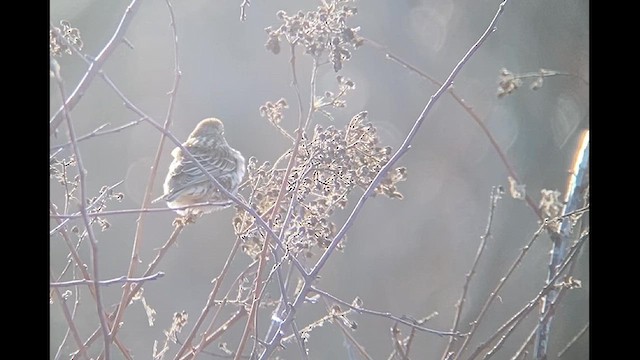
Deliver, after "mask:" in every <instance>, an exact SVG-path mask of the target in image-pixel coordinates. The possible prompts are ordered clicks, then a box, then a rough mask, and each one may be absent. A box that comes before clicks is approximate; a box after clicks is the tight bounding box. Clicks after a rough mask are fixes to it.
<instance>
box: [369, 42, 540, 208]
mask: <svg viewBox="0 0 640 360" xmlns="http://www.w3.org/2000/svg"><path fill="white" fill-rule="evenodd" d="M366 42H367V43H369V44H371V45H373V47H374V48H377V49H380V50H382V51H384V52H385V55H386V57H387V59H389V60H391V61H393V62H395V63H397V64H400V66H402V67H404V68H405V69H407V70H409V71H412V72H414V73H416V74H418V75H419V76H420V77H422V78H424V79H427V80H428V81H430V82H432V83H433V84H435V85H436V86H442V83H441V82H439V81H438V80H436V79H434V78H433V77H431V76H429V75H428V74H426V73H424V72H423V71H422V70H420V69H418V68H417V67H415V66H413V65H411V64H409V63H408V62H407V61H405V60H403V59H401V58H400V57H398V56H397V55H395V54H393V53H391V52H390V51H389V50H388V48H387V47H386V46H384V45H381V44H378V43H377V42H375V41H373V40H370V39H366ZM449 95H451V97H453V99H454V100H455V101H456V102H457V103H458V104H460V106H462V108H463V109H464V110H465V111H466V112H467V114H469V116H471V119H473V121H474V122H475V123H476V124H477V125H478V127H480V130H481V131H482V132H483V133H484V135H485V137H486V138H487V140H489V143H491V146H492V147H493V149H494V150H495V151H496V153H497V154H498V157H499V158H500V161H502V164H503V165H504V167H505V168H506V169H507V172H508V173H509V175H510V176H511V177H512V178H513V179H514V180H516V181H517V182H518V183H521V181H520V180H519V177H518V174H516V171H515V170H514V168H513V166H511V163H510V162H509V160H508V159H507V155H506V153H505V152H504V151H503V150H502V148H501V147H500V144H498V141H496V139H495V138H494V137H493V134H492V133H491V131H490V130H489V128H488V127H487V126H486V125H485V124H484V122H483V121H482V119H480V116H479V115H478V114H476V112H475V111H474V110H473V107H471V106H470V105H468V104H467V102H466V101H465V100H464V99H463V98H461V97H460V96H459V95H458V94H457V93H456V92H455V91H454V90H453V88H449ZM524 200H525V202H526V203H527V205H528V206H529V208H530V209H531V210H533V212H534V213H535V214H536V216H537V217H538V219H540V220H542V215H541V214H540V210H539V209H538V206H537V205H536V203H535V201H533V199H532V198H531V196H529V194H525V198H524Z"/></svg>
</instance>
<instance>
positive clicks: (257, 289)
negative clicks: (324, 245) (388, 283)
mask: <svg viewBox="0 0 640 360" xmlns="http://www.w3.org/2000/svg"><path fill="white" fill-rule="evenodd" d="M294 50H295V48H294V47H293V46H292V51H294ZM317 69H318V64H317V60H316V59H314V60H313V70H312V72H311V85H310V86H311V95H310V98H311V99H310V101H309V102H310V105H309V111H308V113H307V120H306V124H308V123H309V120H310V118H311V116H312V114H313V111H314V107H313V104H314V99H315V86H316V75H317ZM299 120H300V121H299V123H298V129H297V131H296V141H295V143H294V145H293V152H292V153H291V157H290V158H289V163H288V165H287V170H286V171H285V173H284V176H283V180H282V185H281V186H280V191H279V192H278V196H277V197H276V201H275V203H274V207H273V211H272V212H271V216H270V218H269V225H271V223H272V221H273V219H274V218H275V216H276V214H277V212H278V211H279V209H280V203H281V202H282V200H283V198H284V194H285V193H286V190H287V186H288V179H289V176H290V175H291V171H292V170H293V167H294V166H295V163H296V158H297V153H298V149H299V147H300V143H301V142H302V135H303V134H304V130H305V127H306V126H303V125H302V123H301V122H302V117H301V116H300V118H299ZM269 238H270V237H269V236H266V237H265V238H264V244H263V245H262V251H261V252H260V255H259V256H260V263H259V264H258V274H257V276H256V279H255V282H254V300H253V302H252V304H251V310H250V311H249V316H248V319H247V323H246V326H245V328H244V332H243V334H242V337H241V339H240V343H239V344H238V348H237V350H236V359H234V360H239V358H238V356H239V355H240V354H242V351H243V349H244V347H245V344H246V341H247V339H248V338H249V334H250V333H251V332H252V331H253V329H252V327H253V324H254V321H257V311H258V305H259V298H260V295H261V294H262V291H263V289H264V286H266V283H263V282H261V281H260V279H261V277H262V273H263V271H264V268H265V267H266V256H267V251H268V250H269ZM280 248H281V249H283V250H284V249H285V247H283V246H280ZM292 260H293V262H294V264H297V261H298V260H297V258H295V257H292ZM299 270H300V271H301V274H303V275H304V274H306V271H304V269H303V268H302V267H300V269H299ZM254 319H256V320H254Z"/></svg>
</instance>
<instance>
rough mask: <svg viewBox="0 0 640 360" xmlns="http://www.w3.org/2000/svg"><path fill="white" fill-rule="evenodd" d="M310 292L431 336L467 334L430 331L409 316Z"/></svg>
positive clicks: (320, 291) (314, 290)
mask: <svg viewBox="0 0 640 360" xmlns="http://www.w3.org/2000/svg"><path fill="white" fill-rule="evenodd" d="M309 291H311V292H315V293H317V294H320V295H322V296H324V297H326V298H328V299H331V300H333V301H335V302H337V303H339V304H341V305H344V306H346V307H348V308H350V309H352V310H354V311H355V312H357V313H361V314H369V315H374V316H380V317H383V318H387V319H390V320H393V321H396V322H399V323H401V324H404V325H407V326H409V327H410V328H412V329H416V330H420V331H423V332H426V333H430V334H436V335H440V336H465V334H461V333H457V332H450V331H439V330H434V329H430V328H427V327H424V326H421V325H419V324H417V322H416V321H415V320H412V319H410V318H408V317H407V316H395V315H393V314H391V313H389V312H383V311H376V310H369V309H365V308H362V307H359V306H354V305H353V304H350V303H348V302H347V301H344V300H342V299H339V298H337V297H335V296H333V295H331V294H330V293H328V292H326V291H324V290H320V289H318V288H317V287H315V286H310V287H309Z"/></svg>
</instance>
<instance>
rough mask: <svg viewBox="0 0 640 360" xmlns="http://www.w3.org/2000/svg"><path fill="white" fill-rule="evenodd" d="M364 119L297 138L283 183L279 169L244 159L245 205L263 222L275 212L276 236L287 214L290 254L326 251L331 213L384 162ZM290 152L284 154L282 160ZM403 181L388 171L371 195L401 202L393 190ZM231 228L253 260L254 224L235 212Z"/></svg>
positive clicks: (256, 246)
mask: <svg viewBox="0 0 640 360" xmlns="http://www.w3.org/2000/svg"><path fill="white" fill-rule="evenodd" d="M366 117H367V113H366V112H364V111H363V112H360V113H358V114H356V115H355V116H354V117H353V118H352V119H351V121H350V122H349V124H348V125H347V126H346V127H345V128H344V129H338V128H336V127H335V126H333V125H331V126H328V127H327V128H323V127H322V126H320V125H316V127H315V129H314V130H313V134H311V136H310V137H306V136H305V137H303V139H302V142H301V143H300V147H299V149H298V152H297V156H296V162H295V163H296V166H295V167H294V168H293V170H292V172H291V176H290V177H289V179H283V176H284V175H285V169H284V168H282V167H277V166H271V164H270V163H269V162H264V163H263V164H262V165H260V166H258V161H257V159H256V158H252V159H250V160H249V165H248V169H247V179H248V182H249V184H248V187H249V188H250V189H251V195H250V197H249V198H250V199H251V200H250V202H251V205H252V206H253V207H254V208H255V209H256V211H257V212H258V213H259V214H261V215H263V216H265V217H268V216H269V215H272V212H273V211H275V214H273V215H272V218H273V219H274V223H273V230H274V231H275V232H276V234H277V233H278V232H279V231H282V226H283V225H284V223H285V219H286V218H287V213H288V211H290V220H289V222H288V223H287V224H286V228H285V230H284V232H283V234H284V237H283V241H284V242H285V244H286V246H287V247H288V250H289V251H292V252H293V253H294V254H298V253H301V252H304V253H305V254H306V255H307V256H311V255H312V254H313V249H324V248H326V247H327V246H328V245H329V243H330V242H331V239H332V238H333V236H334V235H335V234H336V231H337V226H336V224H335V223H334V222H333V221H332V220H331V216H332V214H333V213H334V212H335V211H336V209H344V208H345V207H346V206H347V204H348V199H349V195H350V194H351V192H352V191H353V190H354V189H356V188H361V189H365V188H366V187H368V186H369V184H371V181H372V180H373V178H374V177H375V175H376V174H378V172H379V171H380V169H381V168H382V167H383V166H384V165H385V164H386V163H387V162H388V161H389V159H390V157H391V155H392V150H391V148H390V147H388V146H381V145H380V139H379V137H378V134H377V131H376V128H375V126H374V125H373V124H371V123H370V122H366V121H365V119H366ZM291 153H292V151H291V150H290V151H288V152H287V157H288V156H291V155H290V154H291ZM276 165H277V164H276ZM406 177H407V170H406V169H405V168H404V167H399V168H396V169H395V170H393V171H390V172H389V173H388V174H387V175H386V176H385V177H384V179H383V180H382V182H381V183H380V185H379V186H378V187H376V189H375V193H376V194H381V195H385V196H387V197H389V198H395V199H402V194H401V193H400V192H399V191H398V189H397V187H396V185H397V183H398V182H400V181H404V180H406ZM283 181H286V182H287V183H288V188H287V194H286V195H285V200H284V201H282V202H281V203H280V207H279V208H278V209H276V210H274V209H273V204H274V203H275V201H276V198H277V197H278V193H279V191H280V187H281V184H282V182H283ZM292 198H293V199H292ZM289 205H291V209H289ZM234 225H235V229H236V233H237V235H239V236H240V237H241V238H242V239H243V240H244V247H243V249H244V251H245V253H247V254H248V255H250V256H251V257H255V256H256V255H257V254H258V253H259V252H260V249H261V244H262V243H263V237H262V235H261V234H260V233H259V231H258V227H257V225H256V223H255V220H254V219H253V218H252V217H251V216H249V215H248V214H246V212H245V211H244V210H241V209H237V210H236V216H235V217H234Z"/></svg>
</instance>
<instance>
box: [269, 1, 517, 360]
mask: <svg viewBox="0 0 640 360" xmlns="http://www.w3.org/2000/svg"><path fill="white" fill-rule="evenodd" d="M507 1H508V0H504V1H503V2H502V3H501V4H500V6H499V7H498V10H497V12H496V14H495V16H494V18H493V19H492V20H491V22H490V23H489V26H488V27H487V29H486V30H485V32H484V33H483V34H482V35H481V36H480V38H479V39H478V41H477V42H476V43H475V44H473V46H472V47H471V48H470V49H469V51H467V53H466V54H465V55H464V56H463V58H462V59H461V60H460V62H458V64H457V65H456V66H455V67H454V69H453V70H452V71H451V73H450V74H449V76H448V78H447V80H446V81H445V83H444V84H443V85H442V86H441V87H440V89H438V91H436V93H435V94H434V95H432V96H431V98H430V99H429V101H428V102H427V104H426V106H425V107H424V109H423V110H422V113H421V114H420V116H419V117H418V119H417V120H416V122H415V123H414V125H413V127H412V128H411V130H410V131H409V134H408V135H407V137H406V138H405V140H404V141H403V143H402V145H401V146H400V148H399V149H398V150H397V151H396V153H395V154H394V155H393V156H392V157H391V159H390V160H389V161H388V162H387V163H386V164H385V165H384V166H383V167H382V169H381V170H380V171H379V172H378V174H377V175H376V177H375V178H374V179H373V181H372V182H371V184H370V185H369V187H368V188H367V190H366V191H365V192H364V194H363V195H362V196H361V197H360V199H359V200H358V203H357V204H356V205H355V207H354V209H353V210H352V212H351V214H350V215H349V217H348V218H347V220H346V221H345V223H344V225H343V226H342V228H341V229H340V231H338V233H337V234H336V236H335V237H334V239H333V240H332V241H331V244H330V245H329V246H328V248H327V249H326V250H325V252H324V253H323V254H322V256H321V257H320V259H319V260H318V262H317V263H316V265H315V266H314V267H313V269H312V270H311V272H310V273H309V274H308V275H305V281H304V285H303V286H302V289H301V290H300V291H299V292H298V295H297V297H296V299H295V300H294V302H293V306H292V307H293V308H297V307H298V306H300V304H301V303H302V302H303V301H304V299H305V298H306V296H307V294H308V292H309V291H310V290H311V284H312V282H313V280H315V278H316V277H317V276H318V273H319V272H320V270H321V269H322V268H323V266H324V264H325V263H326V262H327V260H328V258H329V257H330V256H331V254H332V253H333V252H334V250H335V249H336V247H337V246H338V244H339V243H340V241H341V240H342V238H343V237H344V235H345V234H346V232H347V230H348V229H349V228H350V227H351V224H352V223H353V221H354V220H355V218H356V216H357V215H358V214H359V212H360V210H361V209H362V206H363V205H364V203H365V202H366V200H367V199H368V198H369V197H370V196H371V194H372V193H373V190H374V189H375V188H376V187H377V186H378V184H379V183H380V182H381V181H382V178H383V177H384V176H385V175H386V174H387V172H388V171H389V170H390V169H391V167H392V166H393V165H394V164H395V163H396V162H397V161H398V160H399V159H400V157H402V155H404V153H406V152H407V151H408V150H409V148H410V144H411V142H412V140H413V138H414V137H415V135H416V134H417V132H418V130H419V129H420V127H421V125H422V123H423V122H424V120H425V118H426V116H427V114H428V113H429V112H430V111H431V109H432V108H433V105H434V104H435V103H436V102H437V101H438V99H439V98H440V97H442V95H443V94H444V92H445V91H447V89H448V88H449V86H451V84H452V83H453V79H454V78H455V77H456V76H457V75H458V73H459V72H460V70H462V67H463V66H464V64H466V63H467V62H468V61H469V59H470V58H471V56H472V55H473V54H474V53H475V52H476V51H477V50H478V49H479V48H480V46H481V45H482V43H484V41H485V40H486V39H487V38H488V36H489V35H490V34H491V33H492V32H493V31H494V30H495V27H494V26H495V24H496V22H497V20H498V18H499V17H500V15H501V14H502V12H503V10H504V6H505V4H506V3H507ZM291 320H292V316H290V314H288V315H287V316H286V317H285V318H284V319H283V321H282V323H280V324H279V329H278V331H276V333H275V335H274V336H272V337H271V338H270V339H269V340H268V342H267V345H266V347H265V350H264V352H263V353H262V354H261V356H260V359H267V358H268V357H269V356H270V355H271V353H273V351H274V350H275V348H276V347H277V346H278V344H279V342H280V339H281V338H282V336H283V334H284V333H285V331H286V330H287V328H288V326H289V324H290V323H291Z"/></svg>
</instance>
